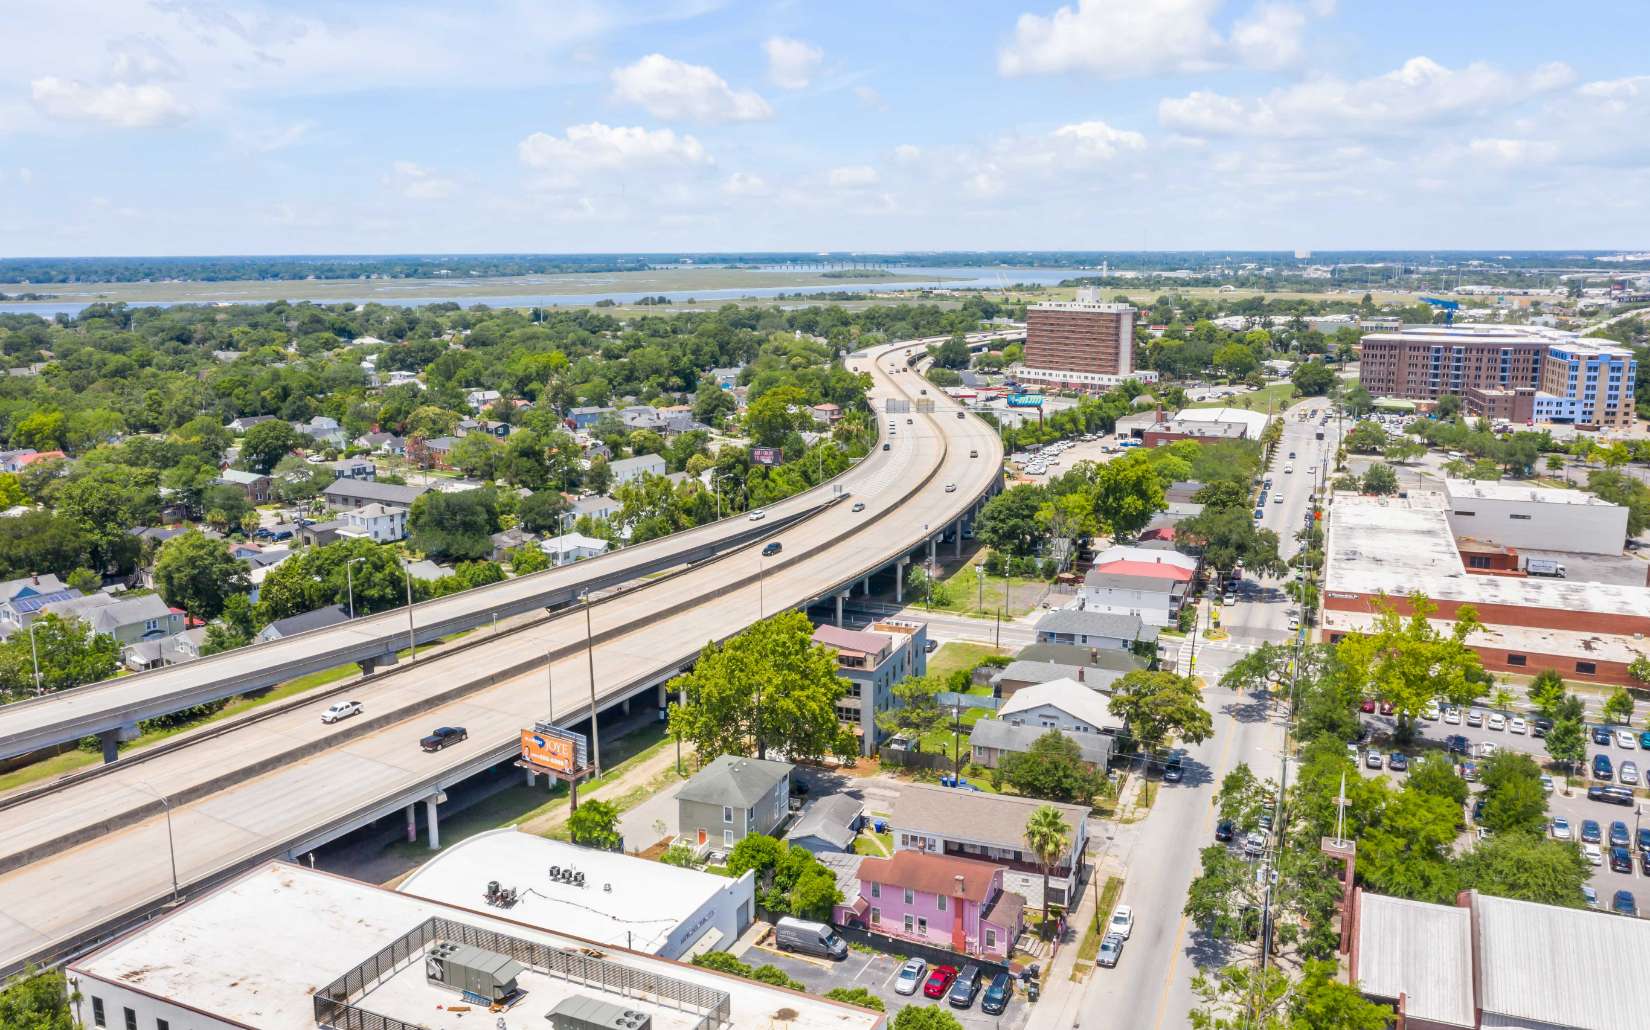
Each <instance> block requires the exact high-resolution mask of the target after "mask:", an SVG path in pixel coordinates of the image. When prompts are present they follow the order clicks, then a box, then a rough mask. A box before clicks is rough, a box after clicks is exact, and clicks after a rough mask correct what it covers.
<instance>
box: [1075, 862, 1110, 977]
mask: <svg viewBox="0 0 1650 1030" xmlns="http://www.w3.org/2000/svg"><path fill="white" fill-rule="evenodd" d="M1122 893H1123V880H1122V878H1121V877H1117V876H1108V877H1106V885H1105V886H1104V887H1102V888H1100V900H1099V901H1098V902H1097V903H1096V904H1095V906H1094V918H1093V919H1091V920H1089V925H1088V926H1087V927H1086V928H1084V930H1083V940H1082V941H1081V943H1079V944H1078V945H1077V962H1076V963H1075V964H1074V965H1073V966H1072V970H1071V978H1072V979H1073V980H1077V979H1080V976H1079V974H1081V975H1083V976H1086V975H1088V973H1089V970H1090V969H1092V968H1093V966H1094V960H1095V959H1096V958H1097V957H1099V955H1100V939H1101V938H1102V937H1104V936H1105V933H1104V932H1103V931H1102V929H1101V927H1103V926H1105V920H1106V919H1107V918H1109V917H1110V916H1111V910H1112V907H1113V906H1114V905H1116V904H1117V899H1118V897H1119V896H1120V895H1121V894H1122ZM1085 963H1086V964H1087V966H1088V968H1083V967H1084V964H1085Z"/></svg>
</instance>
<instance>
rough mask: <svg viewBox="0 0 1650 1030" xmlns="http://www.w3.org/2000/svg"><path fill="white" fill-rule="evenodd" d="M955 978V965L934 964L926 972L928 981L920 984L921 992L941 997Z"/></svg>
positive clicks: (932, 996)
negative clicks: (927, 972) (931, 968)
mask: <svg viewBox="0 0 1650 1030" xmlns="http://www.w3.org/2000/svg"><path fill="white" fill-rule="evenodd" d="M956 978H957V967H956V966H935V967H934V968H933V970H932V971H930V972H929V974H928V982H927V983H925V984H923V985H922V993H923V994H925V995H927V996H928V997H930V998H943V997H945V992H946V989H947V988H949V987H950V986H951V981H953V980H955V979H956Z"/></svg>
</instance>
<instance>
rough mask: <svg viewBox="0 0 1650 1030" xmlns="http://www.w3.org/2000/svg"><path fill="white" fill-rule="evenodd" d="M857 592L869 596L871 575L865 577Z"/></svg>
mask: <svg viewBox="0 0 1650 1030" xmlns="http://www.w3.org/2000/svg"><path fill="white" fill-rule="evenodd" d="M859 592H860V593H861V594H863V595H864V596H866V597H870V596H871V577H870V576H866V577H865V582H864V583H863V584H861V589H860V591H859Z"/></svg>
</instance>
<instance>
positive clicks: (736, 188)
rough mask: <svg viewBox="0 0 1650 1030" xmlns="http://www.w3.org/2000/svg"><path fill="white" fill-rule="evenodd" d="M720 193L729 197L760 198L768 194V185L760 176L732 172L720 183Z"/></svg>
mask: <svg viewBox="0 0 1650 1030" xmlns="http://www.w3.org/2000/svg"><path fill="white" fill-rule="evenodd" d="M722 192H723V193H725V194H727V195H728V196H730V197H762V196H766V195H767V194H768V184H767V182H765V181H764V180H763V179H762V177H761V176H760V175H751V174H749V173H747V172H734V173H733V174H732V175H730V176H728V177H727V178H726V179H724V180H723V181H722Z"/></svg>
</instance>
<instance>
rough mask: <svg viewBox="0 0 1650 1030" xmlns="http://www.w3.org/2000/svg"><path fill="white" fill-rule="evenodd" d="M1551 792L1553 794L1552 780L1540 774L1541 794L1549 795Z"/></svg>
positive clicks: (1544, 774)
mask: <svg viewBox="0 0 1650 1030" xmlns="http://www.w3.org/2000/svg"><path fill="white" fill-rule="evenodd" d="M1552 792H1553V778H1552V777H1551V776H1548V775H1547V774H1546V773H1542V774H1541V793H1543V794H1551V793H1552Z"/></svg>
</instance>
